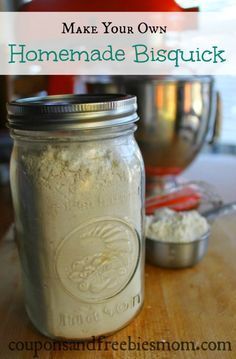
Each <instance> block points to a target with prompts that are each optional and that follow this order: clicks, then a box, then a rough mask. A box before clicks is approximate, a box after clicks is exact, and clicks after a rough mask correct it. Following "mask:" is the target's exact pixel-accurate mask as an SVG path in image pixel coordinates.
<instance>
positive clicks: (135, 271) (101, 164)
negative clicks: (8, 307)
mask: <svg viewBox="0 0 236 359" xmlns="http://www.w3.org/2000/svg"><path fill="white" fill-rule="evenodd" d="M8 114H9V116H8V122H9V127H10V128H11V134H12V136H13V138H14V148H13V153H12V158H11V168H10V173H11V189H12V195H13V203H14V210H15V223H16V233H17V243H18V247H19V254H20V260H21V267H22V277H23V285H24V292H25V302H26V310H27V313H28V316H29V318H30V319H31V321H32V323H33V324H34V326H35V327H36V328H37V329H38V330H39V331H40V332H41V333H43V334H44V335H46V336H49V337H51V338H68V339H88V338H90V337H93V336H95V337H97V336H101V335H107V334H110V333H112V332H114V331H117V330H119V329H120V328H122V327H124V326H126V325H127V324H128V323H129V322H130V321H131V320H132V319H133V318H134V317H135V315H136V314H137V313H138V312H139V311H140V309H141V307H142V303H143V272H144V223H143V221H144V167H143V161H142V156H141V153H140V151H139V148H138V146H137V144H136V141H135V139H134V135H133V134H134V131H135V129H136V125H135V124H134V122H135V121H137V120H138V117H137V114H136V97H134V96H129V95H104V96H101V95H90V96H87V95H73V96H49V97H46V98H31V99H23V100H17V101H15V102H12V103H11V104H9V105H8Z"/></svg>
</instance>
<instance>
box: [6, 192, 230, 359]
mask: <svg viewBox="0 0 236 359" xmlns="http://www.w3.org/2000/svg"><path fill="white" fill-rule="evenodd" d="M12 219H13V217H12V208H11V202H10V196H9V190H8V188H1V189H0V236H1V237H2V236H3V234H4V233H5V231H6V229H7V228H8V226H9V225H10V223H11V222H12ZM235 233H236V215H234V216H231V217H227V218H226V217H225V218H224V219H220V220H218V221H217V222H216V223H215V224H214V226H213V231H212V236H211V240H210V246H209V251H208V254H207V255H206V257H205V258H204V260H203V261H202V262H201V263H200V264H198V265H197V266H196V267H194V268H190V269H184V270H166V269H160V268H157V267H153V266H150V265H147V266H146V275H145V278H146V283H145V286H146V297H145V305H144V308H143V310H142V312H141V313H140V314H139V316H138V317H137V318H136V319H135V320H134V321H133V322H132V323H131V324H130V325H129V326H128V327H126V328H125V329H123V330H121V331H120V332H118V333H117V334H115V335H113V336H111V337H109V338H107V339H106V340H109V341H118V342H122V341H124V340H127V338H128V336H130V337H131V340H132V341H134V342H136V343H138V342H141V341H142V342H144V341H161V340H166V341H167V342H168V341H169V342H170V343H171V345H173V348H174V349H176V348H178V346H179V344H178V343H177V344H176V343H175V344H173V342H180V341H194V342H195V343H196V345H201V342H203V341H204V342H205V341H207V342H218V341H224V342H228V341H229V342H231V344H230V345H231V349H232V350H231V351H211V350H208V351H203V350H198V351H178V350H172V351H145V350H140V351H121V350H118V351H115V350H111V349H110V350H108V351H100V352H99V351H91V350H86V351H80V352H76V351H64V352H63V351H46V350H44V351H40V352H39V357H40V358H43V359H46V358H53V359H54V358H58V359H59V358H60V359H61V358H72V359H73V358H78V357H79V358H88V359H89V358H98V359H99V358H105V359H106V358H122V359H123V358H135V359H136V358H137V359H138V358H166V359H169V358H180V359H185V358H186V359H189V358H190V359H191V358H200V359H205V358H206V359H207V358H214V359H222V358H232V359H234V358H236V238H235V237H236V235H235ZM0 263H1V264H0V265H1V272H0V294H1V295H0V318H1V324H0V326H1V328H0V340H1V343H0V358H1V359H11V358H17V359H18V358H19V359H21V358H23V359H28V358H32V357H33V353H32V352H31V351H22V352H20V351H18V352H17V351H10V350H9V348H8V345H9V343H10V342H12V341H14V342H25V341H30V342H32V341H41V344H42V345H44V344H45V343H46V342H48V339H47V338H45V337H43V336H42V335H40V334H39V333H38V332H37V331H36V330H35V329H34V328H33V327H32V325H31V324H30V322H29V320H28V318H27V316H26V313H25V310H24V305H23V298H22V289H21V281H20V268H19V261H18V255H17V251H16V246H15V243H14V241H13V240H7V239H4V238H3V239H2V240H1V241H0ZM18 345H22V344H18ZM215 345H216V344H214V343H213V344H210V346H211V349H212V348H213V347H215ZM145 348H146V347H145ZM226 348H228V344H227V343H226ZM49 349H50V348H49Z"/></svg>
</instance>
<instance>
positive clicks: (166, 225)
mask: <svg viewBox="0 0 236 359" xmlns="http://www.w3.org/2000/svg"><path fill="white" fill-rule="evenodd" d="M208 230H209V225H208V223H207V220H206V219H205V218H204V217H203V216H201V215H200V214H199V213H198V212H197V211H188V212H175V211H173V210H171V209H169V208H164V209H159V210H157V211H155V214H154V216H147V218H146V237H148V238H151V239H156V240H158V241H163V242H174V243H184V242H185V243H187V242H192V241H195V240H196V239H199V238H200V237H202V236H203V235H204V234H205V233H207V232H208Z"/></svg>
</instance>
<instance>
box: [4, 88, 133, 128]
mask: <svg viewBox="0 0 236 359" xmlns="http://www.w3.org/2000/svg"><path fill="white" fill-rule="evenodd" d="M7 110H8V126H9V127H10V128H12V129H18V130H28V131H53V130H79V129H95V128H104V127H110V126H117V125H122V124H128V123H132V122H135V121H137V120H138V115H137V113H136V110H137V101H136V97H135V96H132V95H124V94H106V95H97V94H94V95H59V96H47V97H32V98H25V99H20V100H16V101H13V102H11V103H9V104H8V105H7Z"/></svg>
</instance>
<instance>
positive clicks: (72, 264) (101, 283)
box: [56, 218, 139, 302]
mask: <svg viewBox="0 0 236 359" xmlns="http://www.w3.org/2000/svg"><path fill="white" fill-rule="evenodd" d="M138 257H139V239H138V236H137V233H136V232H135V230H134V229H133V228H132V227H131V226H130V225H129V224H127V223H126V222H124V221H122V220H119V219H114V218H100V219H96V220H91V221H89V222H87V223H86V224H84V225H81V226H80V227H78V228H77V229H76V230H74V231H73V232H72V233H70V234H69V235H68V236H67V237H66V238H65V239H64V240H63V242H62V243H61V244H60V245H59V248H58V250H57V255H56V271H57V274H58V277H59V279H60V281H61V283H62V284H63V286H64V288H65V289H66V290H67V291H68V292H69V293H70V294H72V295H73V296H75V297H77V298H79V299H81V300H83V301H85V302H99V301H102V300H105V299H108V298H111V297H113V296H114V295H116V294H118V293H119V292H120V291H122V290H123V289H124V288H125V287H126V285H127V284H128V283H129V281H130V280H131V278H132V276H133V274H134V272H135V269H136V266H137V263H138Z"/></svg>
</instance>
